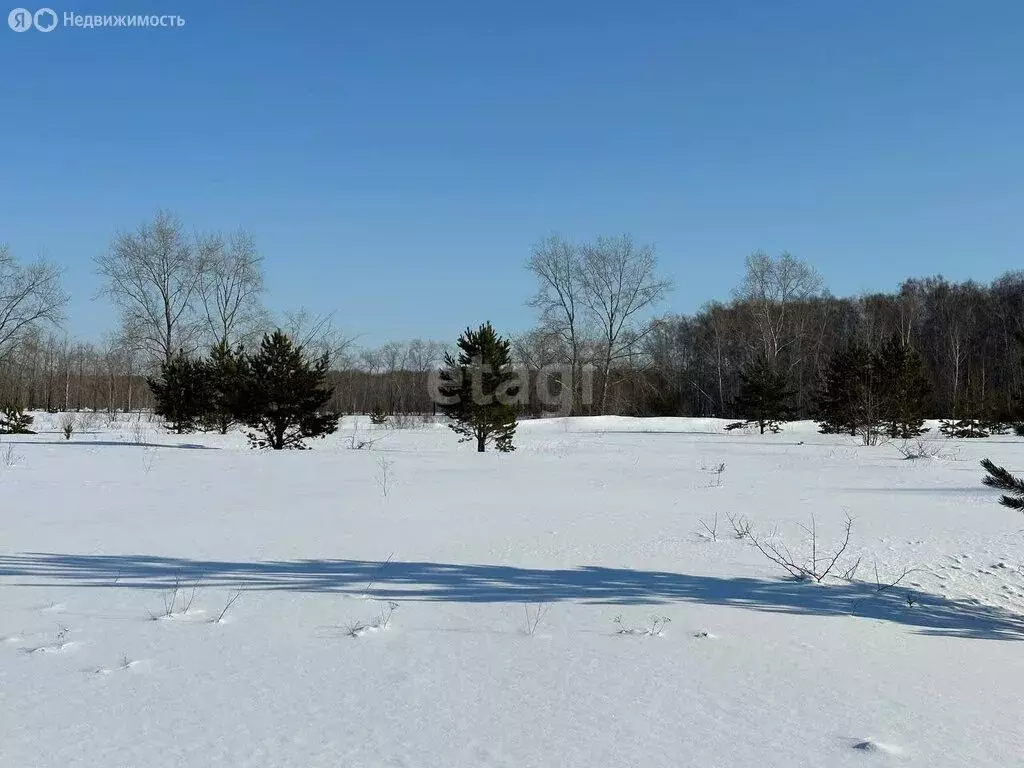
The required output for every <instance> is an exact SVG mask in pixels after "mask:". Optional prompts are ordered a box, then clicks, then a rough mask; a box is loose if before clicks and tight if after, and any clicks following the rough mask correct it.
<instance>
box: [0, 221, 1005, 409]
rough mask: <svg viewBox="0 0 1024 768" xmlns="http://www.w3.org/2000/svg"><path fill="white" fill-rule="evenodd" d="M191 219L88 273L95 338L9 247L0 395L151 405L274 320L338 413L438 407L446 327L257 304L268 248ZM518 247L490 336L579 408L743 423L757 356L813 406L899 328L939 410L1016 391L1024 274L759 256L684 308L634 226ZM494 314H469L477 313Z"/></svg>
mask: <svg viewBox="0 0 1024 768" xmlns="http://www.w3.org/2000/svg"><path fill="white" fill-rule="evenodd" d="M186 231H187V230H186V229H185V227H184V225H183V224H182V223H181V222H180V221H179V220H178V219H177V218H176V217H175V216H173V215H172V214H170V213H159V214H157V215H156V216H155V218H154V219H153V220H152V221H150V222H147V223H145V224H143V225H141V226H140V227H138V228H137V229H136V230H134V231H130V232H124V233H120V234H118V235H116V236H115V237H114V239H113V241H112V242H111V245H110V248H109V251H108V252H106V253H105V254H104V255H102V256H101V257H99V258H97V259H96V270H97V271H98V273H99V274H100V275H101V276H102V277H103V279H104V284H105V296H106V298H107V299H108V300H109V301H111V302H112V304H113V305H114V306H115V307H116V309H117V310H118V314H119V318H120V322H119V326H118V327H117V328H116V329H112V330H111V332H110V333H109V334H107V335H106V336H105V337H104V338H103V339H102V340H93V341H87V340H76V339H75V338H74V329H73V328H70V327H67V326H66V325H65V322H64V312H63V310H64V307H65V305H66V302H67V294H66V292H65V291H64V288H63V286H62V284H61V272H60V269H59V267H58V266H57V265H54V264H51V263H47V262H45V261H37V262H25V261H21V260H19V259H17V258H16V257H15V255H13V254H11V253H10V252H9V251H8V250H7V249H2V248H0V403H3V404H11V405H15V406H18V407H23V408H28V409H40V410H44V409H45V410H86V409H88V410H99V411H107V412H113V411H132V410H140V409H148V408H150V407H151V406H152V399H151V393H150V392H149V390H148V387H147V386H146V383H145V379H146V376H147V375H150V374H152V373H153V372H154V371H155V370H157V369H158V368H159V366H160V364H161V363H163V362H165V361H166V360H168V359H170V357H171V356H172V355H173V354H174V353H176V352H177V351H178V350H184V351H186V352H187V353H200V354H201V353H203V352H205V351H206V350H208V349H209V347H211V346H212V345H214V344H217V343H219V342H222V341H226V342H227V343H229V344H231V345H238V344H244V345H246V346H250V347H251V346H252V345H254V344H255V343H256V342H258V340H259V338H260V337H261V336H262V334H263V333H265V332H266V331H269V330H272V329H274V328H277V327H280V328H282V329H283V330H284V331H285V332H286V333H288V334H289V335H290V336H292V338H294V339H295V340H296V341H297V342H298V343H301V344H303V345H305V346H306V347H307V348H308V349H309V350H310V351H311V352H314V353H316V354H322V353H325V352H326V353H327V354H329V356H330V361H331V374H330V382H331V384H332V385H333V386H334V388H335V389H334V400H333V402H332V407H334V408H336V409H337V410H339V411H341V412H345V413H369V412H372V411H378V412H381V411H383V412H386V413H393V414H405V413H431V412H433V411H434V410H435V409H434V404H433V402H432V400H431V388H430V386H429V384H428V379H429V377H430V375H431V373H432V372H433V371H436V369H437V367H438V366H439V365H441V363H442V360H443V356H444V353H445V352H446V351H447V350H449V349H450V348H451V346H452V345H453V343H454V339H451V340H444V341H440V340H421V339H416V340H412V341H395V342H390V343H388V344H384V345H382V346H380V347H376V348H359V347H358V346H357V345H356V343H355V341H354V339H353V338H352V337H349V336H346V335H345V333H344V332H342V331H341V330H339V329H337V328H336V327H335V326H334V324H333V322H332V318H331V316H329V315H322V316H316V315H313V314H311V313H309V312H307V311H304V310H301V309H300V310H297V311H291V312H283V313H280V314H274V313H271V312H270V311H269V310H268V309H267V308H266V307H265V306H264V304H263V302H262V298H263V294H264V276H263V257H262V255H261V254H260V253H259V251H258V249H257V247H256V244H255V242H254V241H253V239H252V238H251V237H250V236H249V235H248V234H246V233H245V232H244V231H238V232H236V233H234V234H231V235H228V236H224V235H220V234H211V235H204V236H198V237H194V236H190V235H187V234H186ZM524 255H525V259H524V261H525V264H524V267H525V268H526V269H528V270H530V271H531V272H532V274H533V275H534V276H535V277H536V281H537V283H536V284H537V290H536V293H535V294H534V295H532V296H524V297H523V300H524V302H527V303H528V304H529V305H530V306H531V307H533V308H534V310H535V312H536V324H535V326H534V327H533V328H531V329H527V330H525V331H522V332H518V333H517V332H515V329H499V330H500V331H501V332H502V333H503V334H504V335H506V336H510V337H511V338H512V340H513V352H514V356H515V362H516V365H517V366H520V367H521V368H523V369H525V370H527V371H530V372H531V375H537V376H543V375H547V374H545V373H544V371H547V370H550V369H551V367H553V366H559V367H561V369H562V370H563V371H569V372H571V381H572V382H573V383H572V396H571V398H570V399H569V401H568V402H569V403H571V413H572V414H574V415H595V414H622V415H631V416H719V417H724V418H733V417H738V416H741V415H742V414H739V413H736V412H735V406H734V403H735V401H736V397H737V395H738V394H739V393H740V388H741V383H742V380H741V373H742V372H743V371H744V370H745V369H747V367H748V366H750V365H751V364H752V363H753V362H754V361H757V360H763V361H767V362H768V363H769V364H770V365H771V366H773V368H774V369H776V370H778V371H779V372H781V373H782V374H783V375H784V376H785V378H786V381H787V382H788V385H789V386H790V388H791V389H792V391H793V403H792V405H793V408H794V415H795V417H796V418H813V417H814V416H815V415H816V413H817V395H818V392H819V391H820V387H821V383H822V380H823V377H824V374H825V371H826V369H827V366H828V363H829V360H830V359H831V358H832V357H833V356H834V355H835V354H836V353H838V352H840V351H841V350H843V349H844V348H846V347H848V346H849V345H850V344H851V342H857V343H859V344H861V345H863V346H864V347H866V348H867V349H869V350H879V349H881V348H882V347H883V346H884V345H885V343H886V342H888V341H890V340H891V339H892V338H894V337H896V338H899V339H900V340H901V341H902V343H903V344H905V345H907V346H909V347H910V348H912V349H913V350H915V351H916V352H917V354H918V355H919V356H920V358H921V360H922V362H923V364H924V369H925V373H926V377H927V379H928V383H929V385H930V400H931V408H930V415H931V416H932V417H933V418H966V417H974V416H975V415H979V416H980V414H982V413H989V412H994V411H998V412H1002V411H1006V412H1009V411H1010V410H1012V409H1013V408H1014V403H1015V402H1016V398H1017V397H1018V395H1019V393H1020V392H1021V388H1022V384H1024V365H1022V363H1024V355H1022V347H1021V343H1020V341H1019V338H1020V336H1021V334H1022V333H1024V271H1008V272H1007V273H1005V274H1004V275H1002V276H1000V277H998V278H997V279H995V280H993V281H992V282H991V283H977V282H974V281H967V282H960V283H956V282H950V281H948V280H946V279H944V278H943V277H941V276H934V277H919V278H908V279H907V280H905V281H904V282H903V283H902V284H900V285H899V286H896V288H895V290H894V291H893V292H891V293H875V294H867V295H860V296H851V297H837V296H834V295H832V294H831V293H830V292H829V291H828V289H827V286H826V285H825V284H824V281H823V280H822V278H821V276H820V274H819V273H818V271H817V270H816V269H815V268H814V266H813V264H812V263H810V262H808V261H804V260H801V259H798V258H796V257H794V256H792V255H790V254H780V255H769V254H765V253H761V252H757V253H753V254H751V255H749V256H747V257H746V272H745V277H744V279H743V281H742V283H741V284H740V285H738V286H736V288H735V290H734V291H733V293H732V295H731V297H730V298H729V300H727V301H711V302H709V303H707V304H705V305H704V306H703V307H701V308H700V309H699V310H698V311H696V312H693V313H689V314H673V313H670V312H669V313H666V312H665V309H666V306H667V305H668V300H669V298H670V296H671V289H672V281H671V279H670V276H667V275H664V274H662V273H661V272H660V270H659V265H658V260H657V257H656V254H655V252H654V249H653V247H651V246H647V245H639V244H637V243H635V242H634V241H633V239H632V238H631V237H630V236H628V235H622V236H615V237H601V238H597V239H596V240H594V241H592V242H587V243H572V242H569V241H566V240H564V239H562V238H560V237H558V236H554V235H553V236H549V237H547V238H545V239H543V240H541V241H540V242H539V243H537V244H536V245H535V246H534V247H533V248H532V250H531V251H529V252H527V253H526V254H524ZM738 258H741V257H740V256H738ZM382 311H386V307H382ZM487 319H488V318H475V317H467V318H466V325H467V326H470V325H476V324H478V323H480V322H483V321H485V320H487ZM523 411H524V412H523V414H522V415H523V416H541V415H543V414H544V406H543V404H542V403H540V402H539V401H537V402H532V401H531V403H530V404H529V405H527V406H525V407H524V409H523ZM563 415H564V414H563Z"/></svg>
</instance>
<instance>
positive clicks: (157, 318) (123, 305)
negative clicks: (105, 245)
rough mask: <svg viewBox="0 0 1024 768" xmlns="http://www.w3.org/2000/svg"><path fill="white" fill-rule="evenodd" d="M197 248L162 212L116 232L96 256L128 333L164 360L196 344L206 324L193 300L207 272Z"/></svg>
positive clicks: (173, 217)
mask: <svg viewBox="0 0 1024 768" xmlns="http://www.w3.org/2000/svg"><path fill="white" fill-rule="evenodd" d="M198 250H199V249H198V248H197V247H196V245H195V244H194V243H193V242H191V241H190V240H189V239H188V238H187V237H186V236H185V234H184V232H183V231H182V226H181V222H180V221H179V220H178V219H177V218H176V217H175V216H173V215H172V214H170V213H167V212H163V211H161V212H160V213H158V214H157V215H156V218H155V219H154V220H153V221H152V222H150V223H146V224H143V225H141V226H140V227H139V228H138V230H137V231H135V232H124V233H120V234H118V235H117V236H116V237H115V238H114V241H113V243H111V246H110V250H109V251H108V252H107V253H105V254H103V255H101V256H99V257H98V258H97V259H96V266H97V269H98V271H99V273H100V275H102V276H103V277H104V278H105V279H106V286H105V287H104V293H105V294H106V295H108V296H109V297H110V298H111V300H112V301H113V302H114V304H115V306H117V308H118V309H119V310H120V312H121V321H122V326H123V328H124V329H125V332H126V333H127V334H129V335H132V336H134V337H137V338H138V339H139V341H140V343H141V344H142V346H143V348H144V349H145V350H146V351H147V352H149V353H150V354H151V355H152V356H153V357H154V358H155V359H156V360H158V361H160V362H166V361H169V360H170V359H171V357H173V356H174V354H175V353H176V352H177V351H178V349H185V350H186V351H194V349H195V348H196V346H197V344H198V340H199V335H200V332H201V330H202V324H201V321H200V320H199V318H198V317H197V315H196V312H195V299H196V296H197V293H198V291H199V286H200V283H201V280H202V276H203V265H202V259H201V258H200V256H199V254H198V253H197V251H198Z"/></svg>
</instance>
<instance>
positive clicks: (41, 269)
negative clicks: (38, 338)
mask: <svg viewBox="0 0 1024 768" xmlns="http://www.w3.org/2000/svg"><path fill="white" fill-rule="evenodd" d="M67 301H68V297H67V294H65V293H64V291H63V290H62V289H61V284H60V270H58V269H57V268H56V267H55V266H53V265H52V264H50V263H48V262H46V261H44V260H42V259H40V260H38V261H35V262H32V263H30V264H20V263H18V261H17V260H16V259H15V258H14V256H12V255H11V253H10V250H9V249H8V248H7V247H6V246H4V245H0V362H3V361H4V360H5V359H6V358H7V357H8V356H10V355H11V354H13V353H14V352H15V351H16V350H17V348H18V347H19V346H20V344H21V342H22V341H24V340H25V339H26V338H27V337H28V336H29V335H30V334H32V333H33V332H36V331H38V330H39V329H40V328H41V327H42V326H44V325H59V324H60V322H61V321H62V320H63V318H64V314H63V313H64V306H65V305H66V304H67Z"/></svg>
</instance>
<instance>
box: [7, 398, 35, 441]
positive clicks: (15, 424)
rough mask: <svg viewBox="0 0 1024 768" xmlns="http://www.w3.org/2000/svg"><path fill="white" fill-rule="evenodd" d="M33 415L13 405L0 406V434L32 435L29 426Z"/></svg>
mask: <svg viewBox="0 0 1024 768" xmlns="http://www.w3.org/2000/svg"><path fill="white" fill-rule="evenodd" d="M33 420H34V419H33V417H32V416H30V415H29V414H27V413H25V412H24V411H23V410H22V409H21V408H20V407H18V406H15V405H5V406H4V407H3V408H0V435H34V434H35V432H33V431H32V430H31V429H29V427H31V426H32V421H33Z"/></svg>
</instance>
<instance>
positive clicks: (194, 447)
mask: <svg viewBox="0 0 1024 768" xmlns="http://www.w3.org/2000/svg"><path fill="white" fill-rule="evenodd" d="M3 442H4V444H5V445H66V446H77V447H79V448H101V447H104V446H120V447H121V448H182V449H187V450H191V451H216V450H219V448H217V446H212V445H199V444H198V443H135V442H129V441H119V440H4V441H3Z"/></svg>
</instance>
